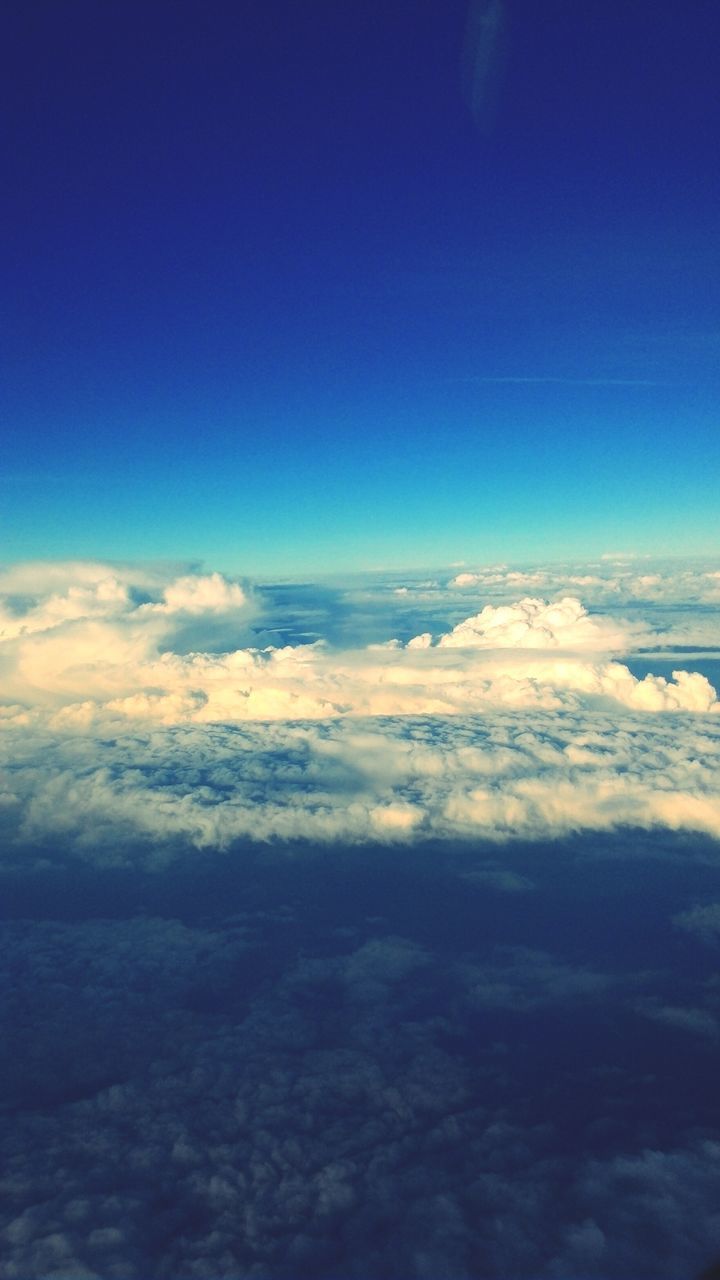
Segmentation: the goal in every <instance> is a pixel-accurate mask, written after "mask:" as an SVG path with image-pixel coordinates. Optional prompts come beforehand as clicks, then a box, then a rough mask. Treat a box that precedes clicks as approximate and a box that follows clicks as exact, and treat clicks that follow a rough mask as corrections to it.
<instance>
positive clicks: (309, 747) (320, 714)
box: [0, 563, 720, 847]
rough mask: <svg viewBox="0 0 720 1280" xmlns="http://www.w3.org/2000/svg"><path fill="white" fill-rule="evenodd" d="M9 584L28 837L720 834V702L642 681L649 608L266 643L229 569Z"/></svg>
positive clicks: (262, 613) (680, 680)
mask: <svg viewBox="0 0 720 1280" xmlns="http://www.w3.org/2000/svg"><path fill="white" fill-rule="evenodd" d="M0 589H1V592H2V602H1V604H2V607H1V612H0V627H1V631H0V686H1V689H2V698H3V702H2V704H1V705H0V751H1V752H2V758H3V760H4V763H5V772H4V778H3V781H2V791H1V794H0V811H1V812H2V814H3V817H4V821H5V823H6V825H7V827H8V829H9V830H12V832H13V833H14V835H15V838H16V839H17V840H23V841H25V840H28V839H35V840H38V839H44V838H45V837H46V836H47V835H49V834H50V833H52V832H53V831H54V832H55V833H56V834H58V833H63V832H64V833H65V834H66V836H67V838H68V840H71V841H72V842H74V843H75V844H78V845H79V846H85V847H89V846H90V845H92V846H93V847H104V846H106V845H107V844H108V843H109V842H110V843H112V841H116V840H117V839H118V838H120V837H121V836H122V837H123V838H132V839H135V838H139V839H140V840H141V841H147V842H157V841H172V840H178V839H182V840H190V841H192V842H194V843H195V844H197V845H210V844H219V845H223V846H227V844H229V843H231V842H232V841H233V840H235V839H241V838H243V839H244V838H248V837H249V838H254V839H261V840H266V839H310V840H321V841H333V840H349V841H358V840H378V839H380V840H411V839H412V840H414V839H421V838H424V839H428V838H436V837H442V838H449V837H465V838H467V837H472V836H477V835H480V836H483V837H487V838H490V839H494V840H505V839H509V838H512V837H514V836H521V837H523V838H532V837H534V836H535V837H546V836H557V835H565V834H568V833H570V832H574V831H581V830H587V829H611V828H614V827H619V826H638V827H645V828H650V827H654V826H658V827H663V826H664V827H669V828H672V829H691V830H698V831H703V832H706V833H709V834H711V835H718V834H720V808H719V787H718V775H717V761H718V750H719V745H718V744H719V741H720V716H718V712H719V711H720V703H719V702H718V699H717V696H716V693H715V690H714V688H713V687H712V685H711V683H710V681H709V680H708V678H707V677H706V676H705V675H704V674H702V673H701V672H699V671H692V670H685V669H683V668H682V667H680V666H678V667H677V668H675V667H674V668H673V670H672V672H671V673H670V672H668V673H667V674H664V675H663V674H653V673H652V672H649V673H647V674H645V675H643V676H642V678H640V677H638V676H636V675H634V674H633V673H632V671H631V669H630V666H629V665H628V661H630V659H626V661H621V658H623V657H625V656H626V655H627V654H630V655H632V653H633V651H634V650H636V649H637V648H638V646H640V645H642V644H644V643H645V642H646V641H647V638H648V635H649V634H650V628H649V627H648V625H647V624H646V623H644V622H643V620H642V619H641V618H640V617H633V618H631V619H630V620H628V619H627V618H623V617H619V618H618V617H613V616H611V615H610V614H608V613H607V612H593V611H590V610H588V609H587V608H586V607H585V606H584V605H583V604H582V602H581V601H580V599H579V598H578V597H577V596H568V595H565V594H559V595H558V596H557V598H555V599H553V598H549V599H545V598H542V597H540V596H537V595H532V596H528V595H523V596H521V597H520V598H519V599H517V600H515V601H514V602H513V603H508V604H499V605H498V604H490V603H488V604H485V605H484V606H483V607H482V608H481V609H480V610H479V611H477V612H476V613H472V614H470V615H468V616H466V617H464V618H463V619H462V620H461V621H459V622H456V623H455V624H454V625H453V624H451V625H448V626H446V627H445V628H442V625H440V626H439V627H437V628H434V629H433V630H432V631H431V630H425V631H419V632H417V633H416V634H413V633H412V632H411V633H410V635H409V636H408V638H407V639H406V640H401V639H389V640H384V641H381V642H378V643H370V644H365V645H355V646H347V647H338V646H337V645H330V644H328V643H327V642H326V641H324V640H323V639H322V638H319V639H317V640H314V641H312V642H310V643H308V642H305V643H302V642H300V643H281V644H277V643H264V642H263V641H264V639H267V638H268V637H271V636H273V635H274V634H276V633H277V631H278V629H279V628H278V625H277V623H278V619H277V616H276V615H275V614H273V613H272V610H268V608H267V607H266V606H264V601H263V596H262V593H261V592H260V591H259V590H258V589H256V590H254V591H253V590H251V589H250V588H249V587H248V586H247V584H245V583H240V582H239V581H235V580H230V579H228V578H226V577H223V576H222V575H220V574H219V573H203V572H199V571H192V570H183V571H181V572H176V573H174V574H172V573H163V571H162V570H160V569H155V570H142V569H137V568H133V567H132V566H131V567H122V566H120V567H117V566H115V567H113V566H109V565H102V564H94V563H93V564H85V563H81V564H75V563H73V564H64V565H58V564H34V565H28V566H17V567H15V568H13V569H10V570H8V571H6V572H5V573H4V574H2V575H0ZM402 599H403V601H404V597H402ZM415 616H418V615H417V612H416V615H415ZM228 641H230V643H228ZM253 641H254V643H253Z"/></svg>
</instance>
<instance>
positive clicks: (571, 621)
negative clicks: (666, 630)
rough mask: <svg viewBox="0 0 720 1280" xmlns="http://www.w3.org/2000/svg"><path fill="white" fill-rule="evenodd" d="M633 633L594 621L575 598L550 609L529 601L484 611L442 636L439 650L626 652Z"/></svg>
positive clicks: (541, 602)
mask: <svg viewBox="0 0 720 1280" xmlns="http://www.w3.org/2000/svg"><path fill="white" fill-rule="evenodd" d="M635 630H637V628H635ZM631 632H632V629H631V628H628V627H627V626H626V627H622V626H620V627H618V625H617V624H613V623H611V622H610V620H609V619H606V618H592V617H591V616H590V615H589V614H588V612H587V610H586V609H585V607H584V605H583V604H582V603H581V601H580V600H578V599H576V598H574V597H572V596H566V597H565V598H564V599H562V600H558V601H554V602H550V603H548V602H547V601H545V600H540V599H537V598H535V597H532V596H526V597H524V599H522V600H519V601H518V602H517V604H514V605H500V606H497V607H495V606H493V605H490V604H488V605H486V606H485V608H484V609H483V610H482V612H481V613H478V614H475V615H474V617H471V618H466V619H465V621H464V622H461V623H459V624H458V626H456V627H454V628H453V630H452V631H450V632H448V633H447V634H446V635H443V636H441V637H440V639H439V641H438V644H440V645H441V646H446V647H450V646H452V647H453V648H482V649H492V648H497V649H504V648H511V649H514V648H519V649H572V650H577V649H583V650H587V649H590V650H592V651H593V652H596V653H597V652H608V651H609V650H612V649H620V650H626V649H627V648H628V644H629V640H630V635H631Z"/></svg>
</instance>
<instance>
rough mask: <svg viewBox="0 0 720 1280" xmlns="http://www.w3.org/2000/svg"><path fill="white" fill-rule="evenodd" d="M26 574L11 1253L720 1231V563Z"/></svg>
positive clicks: (425, 1250) (634, 1245)
mask: <svg viewBox="0 0 720 1280" xmlns="http://www.w3.org/2000/svg"><path fill="white" fill-rule="evenodd" d="M0 587H1V588H2V591H3V599H4V604H3V613H2V623H1V624H0V625H1V627H2V639H1V641H0V655H1V656H0V662H1V663H2V666H1V668H0V671H1V673H2V689H3V704H2V707H1V708H0V717H1V720H0V723H1V724H2V732H1V736H0V741H1V743H2V752H3V760H4V772H3V778H2V783H1V791H0V814H1V815H2V829H3V843H2V855H1V858H0V874H1V876H2V890H3V892H2V900H1V901H2V906H1V913H2V935H3V949H4V955H5V963H4V975H5V976H4V986H3V995H2V999H3V1003H4V1010H3V1013H4V1021H3V1025H4V1026H5V1027H6V1028H8V1029H9V1033H6V1035H5V1037H4V1040H3V1045H2V1053H1V1054H0V1080H1V1081H2V1097H3V1106H4V1112H5V1115H4V1129H3V1138H2V1152H3V1161H2V1167H3V1215H4V1216H3V1222H2V1228H1V1229H2V1232H3V1235H2V1239H3V1242H4V1244H3V1249H2V1250H1V1251H0V1256H1V1257H2V1261H0V1276H2V1277H4V1278H6V1280H27V1278H28V1277H33V1278H34V1277H55V1278H56V1280H58V1278H59V1277H65V1278H66V1280H83V1278H85V1280H91V1278H92V1277H95V1278H96V1280H110V1278H111V1277H118V1280H124V1278H127V1280H146V1278H148V1280H149V1278H150V1277H157V1278H158V1280H160V1278H163V1280H174V1278H176V1277H177V1280H181V1278H182V1277H201V1278H207V1280H210V1278H211V1277H221V1276H222V1277H237V1280H240V1277H250V1276H254V1277H255V1276H256V1277H267V1278H268V1280H270V1278H272V1277H288V1280H289V1278H290V1277H298V1278H299V1277H308V1278H310V1277H318V1278H321V1277H327V1278H328V1280H330V1278H333V1280H340V1278H341V1277H345V1276H348V1277H350V1276H355V1277H358V1280H360V1278H363V1280H365V1278H367V1277H371V1276H372V1277H375V1276H376V1277H387V1280H395V1278H398V1280H399V1278H400V1277H403V1278H405V1277H411V1276H416V1277H428V1278H429V1277H432V1278H433V1280H434V1278H435V1277H452V1278H453V1280H455V1278H458V1280H459V1278H466V1277H467V1278H468V1280H469V1278H470V1277H475V1276H488V1277H498V1278H500V1277H502V1278H503V1280H512V1278H513V1277H517V1278H518V1280H520V1278H521V1277H526V1278H528V1280H529V1278H532V1277H535V1278H536V1280H540V1278H541V1277H542V1278H543V1280H546V1278H547V1280H550V1278H552V1277H555V1278H559V1280H563V1278H564V1280H584V1278H586V1277H587V1280H590V1277H595V1278H598V1280H602V1278H604V1277H608V1278H611V1277H612V1278H617V1280H629V1278H630V1277H633V1278H635V1277H637V1278H638V1280H640V1278H641V1277H647V1280H661V1278H663V1277H667V1280H680V1278H681V1277H688V1280H690V1277H693V1276H696V1275H699V1274H700V1272H701V1271H702V1269H703V1268H704V1267H707V1266H709V1265H711V1264H712V1263H713V1261H714V1260H716V1259H717V1258H718V1257H720V1218H719V1217H718V1212H717V1205H718V1197H719V1194H720V1130H719V1129H718V1119H719V1117H718V1104H717V1088H716V1079H717V1071H718V1066H719V1065H720V1063H719V1059H718V1050H719V1048H720V985H719V980H718V973H717V961H718V954H719V952H718V946H719V945H720V860H719V859H718V849H719V846H718V843H717V837H718V834H720V781H719V777H718V767H717V766H718V753H719V752H720V716H719V715H718V710H719V709H720V704H719V703H718V700H717V697H716V693H715V689H714V687H713V680H714V678H715V672H716V671H717V662H718V652H719V651H718V648H717V634H718V631H717V621H718V613H719V611H720V576H719V575H718V572H717V570H716V569H715V567H714V566H713V565H698V564H696V565H681V566H678V565H670V566H668V565H664V566H663V565H660V566H653V565H649V564H646V563H644V562H643V563H640V564H638V563H637V562H633V561H630V560H628V559H624V558H618V559H613V560H609V561H603V562H600V563H598V564H596V565H592V566H567V567H565V568H558V567H554V568H549V567H547V568H542V567H541V568H528V569H512V570H510V569H506V568H503V567H501V566H493V567H490V568H486V569H481V568H473V567H472V566H470V567H463V568H462V570H460V569H458V567H456V568H455V569H453V570H451V571H448V572H447V573H445V574H443V575H425V576H420V575H416V576H415V577H413V578H405V579H398V578H397V577H393V576H391V575H380V574H378V575H375V576H368V577H366V578H362V579H360V578H359V579H356V580H352V581H350V580H349V581H347V582H345V583H337V582H335V583H324V584H322V585H315V584H310V583H308V584H298V583H281V584H261V583H257V584H250V583H247V582H240V581H231V580H229V579H226V578H224V577H222V576H221V575H219V574H213V573H205V572H201V571H199V570H194V569H193V568H192V567H191V566H181V567H172V568H167V569H166V568H163V567H159V568H158V567H156V568H150V569H148V568H143V569H138V568H137V567H132V566H117V565H101V564H87V563H77V564H67V565H60V564H35V565H28V566H19V567H16V568H14V569H12V570H9V571H7V572H6V573H5V574H4V575H3V577H2V580H1V581H0Z"/></svg>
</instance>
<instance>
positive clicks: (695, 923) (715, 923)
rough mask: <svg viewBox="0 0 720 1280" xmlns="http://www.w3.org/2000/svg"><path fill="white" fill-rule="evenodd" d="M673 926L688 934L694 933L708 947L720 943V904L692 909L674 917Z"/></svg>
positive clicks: (710, 904)
mask: <svg viewBox="0 0 720 1280" xmlns="http://www.w3.org/2000/svg"><path fill="white" fill-rule="evenodd" d="M673 924H674V925H676V926H677V928H678V929H684V930H685V931H686V932H687V933H694V934H695V935H696V936H697V937H698V938H699V939H700V941H701V942H705V943H707V944H708V945H713V944H718V943H720V902H709V903H707V904H705V905H704V906H695V907H690V908H689V909H688V910H687V911H680V912H678V914H677V915H676V916H673Z"/></svg>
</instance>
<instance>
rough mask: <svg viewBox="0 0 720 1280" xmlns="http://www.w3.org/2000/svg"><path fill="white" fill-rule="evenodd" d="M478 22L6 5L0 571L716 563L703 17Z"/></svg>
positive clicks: (425, 10)
mask: <svg viewBox="0 0 720 1280" xmlns="http://www.w3.org/2000/svg"><path fill="white" fill-rule="evenodd" d="M475 19H476V21H475V24H474V29H475V31H476V35H475V36H474V37H473V38H471V39H470V40H468V36H467V31H468V29H469V28H470V29H472V28H473V24H472V23H470V24H468V5H467V3H466V2H465V0H433V2H424V0H406V2H402V3H401V2H399V0H382V3H380V2H376V0H363V3H362V4H361V5H360V4H350V3H343V2H342V0H340V2H339V0H332V2H327V3H326V2H325V0H310V2H308V3H306V4H300V3H297V2H296V0H293V3H290V2H287V0H282V2H281V0H262V2H259V0H258V2H257V3H255V2H253V3H243V2H242V0H236V2H235V3H219V2H217V0H214V2H213V0H203V3H199V2H198V3H183V2H182V0H172V2H169V0H168V2H166V0H149V2H148V0H143V3H139V2H137V0H122V3H120V2H119V0H103V3H101V4H99V3H97V0H91V2H86V0H47V2H43V0H36V2H35V3H34V4H32V5H27V6H20V5H13V6H10V7H9V8H8V9H7V10H6V12H5V14H4V15H3V31H2V45H3V52H2V61H3V64H4V65H3V67H2V76H1V77H0V80H1V83H2V96H3V106H2V114H3V119H4V121H5V125H6V126H9V127H6V129H5V133H4V139H3V143H2V151H3V155H2V171H3V175H4V178H3V184H4V187H5V192H6V194H5V197H4V200H3V222H4V226H5V232H4V236H3V248H2V255H3V267H2V270H3V279H4V281H5V289H4V293H5V303H4V305H3V309H2V317H1V319H0V339H1V343H2V360H3V366H4V368H3V391H2V415H3V420H4V422H5V423H6V428H5V431H4V434H7V435H8V436H9V444H8V445H6V446H5V447H4V450H3V468H2V469H3V472H4V476H3V480H2V491H1V492H2V507H3V511H4V516H3V528H2V538H3V543H4V553H3V554H4V555H5V556H6V557H7V558H10V559H13V558H20V557H25V556H70V555H72V556H88V555H92V556H110V557H116V558H124V557H156V556H172V557H188V556H189V557H204V558H205V559H207V560H208V561H210V562H212V564H213V565H214V566H217V567H222V568H226V569H228V570H237V571H245V572H249V573H253V572H274V573H282V572H303V571H306V570H310V569H313V570H315V571H317V570H322V569H323V568H327V569H333V570H336V569H338V568H342V567H344V566H348V567H369V566H372V565H376V564H395V565H400V564H407V565H414V564H420V563H426V562H440V561H449V560H455V559H462V558H468V559H474V558H480V559H484V558H490V559H493V558H498V557H500V558H504V559H514V558H515V559H517V558H528V557H531V556H532V555H534V554H536V553H537V554H539V555H543V556H545V555H550V556H562V555H563V554H568V555H573V556H577V555H582V554H588V555H593V554H597V553H600V552H602V551H606V550H618V549H622V550H628V549H635V550H639V551H658V552H663V553H668V552H670V553H671V552H673V551H677V552H681V553H685V552H692V553H703V552H713V551H716V550H717V549H718V546H719V544H720V533H719V523H718V518H717V515H716V510H717V505H718V504H717V487H718V483H717V482H718V475H719V474H720V467H719V465H718V464H719V463H720V457H719V456H718V455H719V449H718V443H717V441H718V436H719V435H720V433H719V432H718V430H717V425H716V424H717V406H718V392H719V391H720V376H719V375H718V372H717V369H718V354H719V352H720V321H719V319H718V297H719V296H720V294H719V285H720V280H719V276H720V271H719V270H718V268H719V267H720V236H719V235H718V208H719V207H720V177H719V173H718V146H717V140H718V137H720V95H719V93H718V88H717V85H718V83H720V65H719V63H720V57H719V56H718V48H719V47H720V8H719V7H718V5H717V3H716V0H693V2H692V3H690V4H688V3H687V0H685V3H675V0H673V2H663V0H656V2H655V3H650V2H647V3H646V2H645V0H625V2H624V3H621V2H620V0H617V2H616V3H607V0H603V2H602V3H599V2H596V0H583V2H582V3H581V4H578V3H577V0H546V2H544V3H539V2H538V0H507V2H506V3H505V4H501V3H499V0H493V2H491V0H479V3H478V4H477V5H476V6H475ZM494 20H495V21H494ZM493 32H494V33H495V34H494V35H493ZM463 50H465V54H463ZM473 66H474V67H475V69H476V72H475V79H474V84H475V99H474V101H475V109H474V111H472V110H471V109H470V107H469V105H468V102H469V99H470V98H471V97H472V94H471V93H470V92H469V90H468V85H469V83H472V81H473V77H472V73H471V68H472V67H473ZM483 68H484V70H483Z"/></svg>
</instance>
